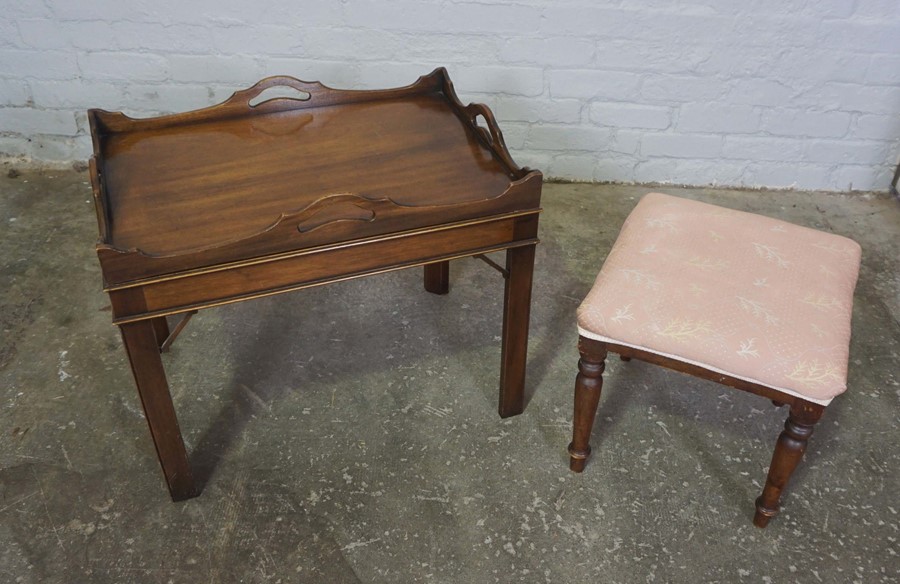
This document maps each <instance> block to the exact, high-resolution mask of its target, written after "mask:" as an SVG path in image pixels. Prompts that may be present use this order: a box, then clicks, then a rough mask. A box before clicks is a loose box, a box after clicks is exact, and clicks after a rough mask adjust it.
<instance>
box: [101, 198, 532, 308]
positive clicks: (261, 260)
mask: <svg viewBox="0 0 900 584" xmlns="http://www.w3.org/2000/svg"><path fill="white" fill-rule="evenodd" d="M541 211H543V209H540V208H538V209H529V210H527V211H514V212H512V213H504V214H502V215H492V216H490V217H482V218H479V219H469V220H466V221H458V222H456V223H447V224H444V225H438V226H435V227H427V228H420V229H411V230H408V231H399V232H397V233H391V234H388V235H378V236H374V237H364V238H361V239H353V240H350V241H342V242H340V243H329V244H326V245H320V246H316V247H310V248H307V249H302V250H296V251H288V252H280V253H276V254H271V255H267V256H262V257H258V258H250V259H246V260H238V261H235V262H229V263H225V264H218V265H215V266H207V267H202V268H194V269H190V270H185V271H183V272H176V273H173V274H166V275H163V276H153V277H150V278H144V279H140V280H132V281H130V282H125V283H122V284H115V285H112V286H105V287H104V288H103V291H104V292H113V291H116V290H125V289H127V288H137V287H140V286H146V285H149V284H157V283H159V282H167V281H169V280H178V279H181V278H189V277H192V276H199V275H202V274H208V273H211V272H221V271H225V270H233V269H237V268H243V267H246V266H253V265H257V264H265V263H269V262H277V261H280V260H284V259H290V258H295V257H302V256H305V255H312V254H317V253H323V252H327V251H334V250H339V249H346V248H349V247H356V246H359V245H368V244H373V243H380V242H382V241H391V240H394V239H403V238H406V237H414V236H416V235H426V234H429V233H438V232H441V231H447V230H449V229H461V228H464V227H469V226H472V225H481V224H483V223H492V222H496V221H503V220H506V219H514V218H516V217H523V216H525V215H537V214H539V213H541ZM469 255H471V254H465V255H462V256H459V257H467V256H469Z"/></svg>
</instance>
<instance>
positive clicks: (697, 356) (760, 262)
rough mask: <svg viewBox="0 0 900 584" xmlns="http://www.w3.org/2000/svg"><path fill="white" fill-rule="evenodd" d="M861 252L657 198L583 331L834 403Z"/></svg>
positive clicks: (604, 283) (631, 234)
mask: <svg viewBox="0 0 900 584" xmlns="http://www.w3.org/2000/svg"><path fill="white" fill-rule="evenodd" d="M860 253H861V251H860V247H859V245H858V244H857V243H856V242H855V241H853V240H850V239H847V238H845V237H841V236H838V235H832V234H829V233H823V232H821V231H817V230H814V229H808V228H806V227H800V226H798V225H793V224H791V223H786V222H784V221H779V220H777V219H771V218H768V217H762V216H760V215H755V214H752V213H745V212H741V211H734V210H731V209H725V208H722V207H718V206H715V205H710V204H706V203H700V202H696V201H691V200H687V199H682V198H678V197H673V196H670V195H663V194H659V193H651V194H648V195H646V196H644V197H643V198H642V199H641V201H640V202H639V203H638V205H637V206H636V207H635V209H634V210H633V211H632V212H631V214H630V215H629V216H628V219H627V220H626V221H625V224H624V225H623V227H622V231H621V232H620V234H619V237H618V239H617V241H616V243H615V245H614V246H613V248H612V250H611V251H610V253H609V256H608V257H607V259H606V262H605V263H604V265H603V268H602V270H601V271H600V274H599V276H597V280H596V282H595V283H594V287H593V288H592V289H591V291H590V293H588V295H587V297H586V298H585V300H584V302H583V303H582V304H581V306H580V307H579V309H578V330H579V333H580V334H582V335H583V336H586V337H589V338H593V339H597V340H601V341H607V342H611V343H617V344H621V345H628V346H631V347H635V348H639V349H643V350H646V351H650V352H653V353H658V354H661V355H666V356H668V357H671V358H675V359H678V360H680V361H685V362H689V363H693V364H696V365H700V366H703V367H705V368H707V369H711V370H714V371H718V372H722V373H725V374H728V375H731V376H733V377H739V378H742V379H746V380H748V381H753V382H756V383H759V384H762V385H765V386H768V387H771V388H774V389H777V390H780V391H783V392H785V393H789V394H791V395H795V396H798V397H802V398H804V399H808V400H810V401H814V402H816V403H820V404H827V403H829V402H830V401H831V399H832V398H833V397H834V396H836V395H838V394H841V393H843V392H844V391H845V390H846V389H847V362H848V358H849V346H850V317H851V311H852V308H853V291H854V288H855V287H856V279H857V276H858V274H859V262H860Z"/></svg>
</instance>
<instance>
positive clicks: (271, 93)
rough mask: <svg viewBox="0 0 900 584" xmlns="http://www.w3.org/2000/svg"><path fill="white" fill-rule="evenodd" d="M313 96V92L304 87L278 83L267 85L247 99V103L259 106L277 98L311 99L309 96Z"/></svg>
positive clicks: (292, 99) (291, 99) (251, 105)
mask: <svg viewBox="0 0 900 584" xmlns="http://www.w3.org/2000/svg"><path fill="white" fill-rule="evenodd" d="M311 97H312V94H311V93H310V92H308V91H303V90H302V89H298V88H296V87H290V86H287V85H277V86H274V85H273V86H272V87H267V88H265V89H263V90H262V91H261V92H259V93H258V94H256V96H254V97H251V98H250V99H249V100H247V105H249V106H250V107H259V106H260V105H262V104H264V103H267V102H270V101H273V100H276V99H286V100H290V101H309V98H311Z"/></svg>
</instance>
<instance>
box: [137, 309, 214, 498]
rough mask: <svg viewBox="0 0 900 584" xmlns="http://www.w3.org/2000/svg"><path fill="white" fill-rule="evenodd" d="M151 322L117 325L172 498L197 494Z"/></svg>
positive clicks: (189, 496) (142, 321) (143, 321)
mask: <svg viewBox="0 0 900 584" xmlns="http://www.w3.org/2000/svg"><path fill="white" fill-rule="evenodd" d="M154 328H155V326H154V323H153V322H152V321H149V320H141V321H137V322H132V323H128V324H123V325H120V329H121V331H122V339H123V340H124V342H125V350H126V351H127V352H128V359H129V361H130V362H131V371H132V373H133V374H134V381H135V383H136V384H137V389H138V394H139V395H140V397H141V405H143V407H144V415H145V416H146V418H147V424H148V425H149V426H150V434H151V435H152V436H153V443H154V445H155V446H156V454H157V456H158V457H159V463H160V465H161V466H162V469H163V474H165V476H166V483H168V485H169V493H170V494H171V496H172V500H173V501H182V500H184V499H190V498H191V497H196V496H197V495H199V492H197V489H196V487H195V484H194V478H193V475H192V473H191V466H190V463H189V462H188V457H187V451H186V450H185V448H184V441H183V440H182V438H181V430H180V429H179V428H178V418H177V417H176V416H175V406H174V405H173V404H172V396H171V395H170V394H169V384H168V382H167V381H166V372H165V369H163V364H162V358H161V357H160V354H159V346H158V345H157V338H156V332H155V331H154Z"/></svg>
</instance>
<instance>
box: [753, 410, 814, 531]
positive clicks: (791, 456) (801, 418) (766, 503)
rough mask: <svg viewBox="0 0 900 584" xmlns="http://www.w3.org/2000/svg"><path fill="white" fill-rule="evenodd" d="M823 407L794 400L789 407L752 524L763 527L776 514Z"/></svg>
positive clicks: (757, 501) (757, 500)
mask: <svg viewBox="0 0 900 584" xmlns="http://www.w3.org/2000/svg"><path fill="white" fill-rule="evenodd" d="M824 411H825V406H821V405H818V404H813V403H810V402H805V401H801V400H798V401H797V402H795V403H794V404H793V405H792V406H791V413H790V415H789V416H788V419H787V421H786V422H785V423H784V431H782V432H781V435H780V436H778V442H777V443H776V444H775V453H774V454H773V455H772V464H771V465H769V475H768V477H766V486H765V488H764V489H763V492H762V495H760V496H759V498H758V499H756V515H755V516H754V517H753V524H754V525H755V526H757V527H765V526H766V525H768V524H769V521H770V520H771V519H772V518H773V517H775V515H777V514H778V511H779V504H780V500H781V493H782V491H783V490H784V488H785V487H786V486H787V483H788V481H789V480H790V478H791V474H793V472H794V469H795V468H797V465H798V464H799V463H800V459H802V458H803V453H804V452H805V451H806V444H807V441H808V440H809V437H810V436H811V435H812V433H813V426H815V424H816V422H818V421H819V418H821V417H822V413H823V412H824Z"/></svg>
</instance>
